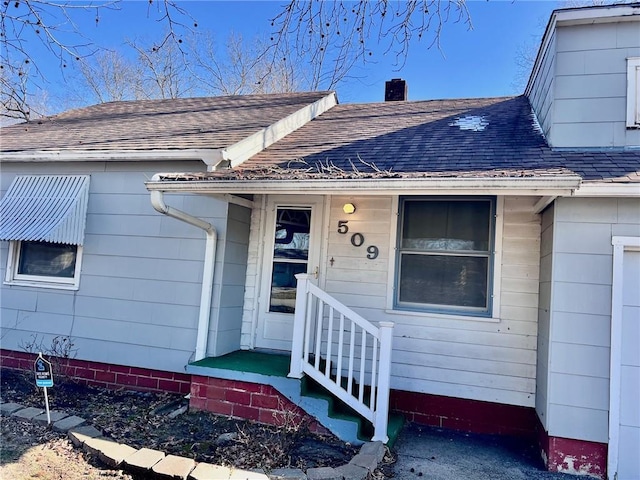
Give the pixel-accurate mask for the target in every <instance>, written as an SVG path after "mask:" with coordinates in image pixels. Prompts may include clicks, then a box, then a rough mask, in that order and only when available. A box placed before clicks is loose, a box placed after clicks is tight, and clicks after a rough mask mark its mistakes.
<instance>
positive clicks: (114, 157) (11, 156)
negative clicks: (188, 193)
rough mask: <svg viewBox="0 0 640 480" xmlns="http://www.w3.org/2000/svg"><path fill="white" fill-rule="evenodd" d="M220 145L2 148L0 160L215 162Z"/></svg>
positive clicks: (218, 155)
mask: <svg viewBox="0 0 640 480" xmlns="http://www.w3.org/2000/svg"><path fill="white" fill-rule="evenodd" d="M222 152H223V150H220V149H182V150H177V149H176V150H32V151H20V152H2V153H1V154H0V162H106V161H120V162H126V161H148V162H152V161H169V160H179V161H183V160H196V161H197V160H199V161H202V162H204V163H207V164H209V163H217V162H219V161H220V160H222V159H223V154H222Z"/></svg>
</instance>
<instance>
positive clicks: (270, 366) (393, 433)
mask: <svg viewBox="0 0 640 480" xmlns="http://www.w3.org/2000/svg"><path fill="white" fill-rule="evenodd" d="M290 363H291V356H290V355H283V354H277V353H272V352H270V353H266V352H257V351H255V350H237V351H235V352H231V353H228V354H226V355H223V356H221V357H209V358H203V359H202V360H198V361H197V362H193V363H191V364H190V365H193V366H197V367H205V368H219V369H225V370H233V371H237V372H251V373H257V374H260V375H268V376H272V377H286V376H287V375H288V374H289V367H290ZM301 388H302V393H303V395H308V396H312V397H319V398H326V399H327V401H328V402H329V403H330V405H331V406H330V415H331V416H333V417H336V418H342V419H349V420H352V421H355V422H357V423H359V424H360V428H359V430H360V434H361V436H362V440H365V441H366V439H367V437H368V438H371V436H372V435H373V430H372V428H371V425H370V424H369V423H368V422H366V421H365V420H363V419H362V417H360V415H358V414H357V413H355V412H354V411H353V410H351V409H350V408H349V407H348V406H346V404H344V403H343V402H341V401H340V400H338V399H336V398H333V397H332V396H331V394H330V393H328V392H326V391H325V390H324V389H322V387H320V386H318V385H317V384H316V383H315V382H314V381H313V380H310V379H308V378H305V380H303V381H302V386H301ZM403 425H404V418H403V417H402V416H401V415H398V414H395V413H391V414H390V415H389V426H388V429H387V434H388V435H389V443H388V445H389V447H392V446H393V445H394V443H395V442H396V440H397V438H398V435H399V434H400V430H401V429H402V427H403Z"/></svg>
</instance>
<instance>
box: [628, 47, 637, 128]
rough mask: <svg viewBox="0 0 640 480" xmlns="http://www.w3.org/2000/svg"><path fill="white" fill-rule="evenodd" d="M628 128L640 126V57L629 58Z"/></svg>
mask: <svg viewBox="0 0 640 480" xmlns="http://www.w3.org/2000/svg"><path fill="white" fill-rule="evenodd" d="M627 128H640V57H629V58H627Z"/></svg>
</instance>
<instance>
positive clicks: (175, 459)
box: [0, 403, 386, 480]
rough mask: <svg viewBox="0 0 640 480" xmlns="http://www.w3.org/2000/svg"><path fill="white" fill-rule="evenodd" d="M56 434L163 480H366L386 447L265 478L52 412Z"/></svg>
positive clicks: (38, 413) (18, 410)
mask: <svg viewBox="0 0 640 480" xmlns="http://www.w3.org/2000/svg"><path fill="white" fill-rule="evenodd" d="M0 413H1V414H2V415H3V416H13V417H16V418H20V419H22V420H28V421H32V422H40V423H47V415H46V413H45V412H44V410H42V409H40V408H35V407H24V406H23V405H20V404H18V403H3V404H0ZM50 418H51V424H52V428H53V430H55V431H57V432H61V433H66V434H67V436H68V437H69V439H70V440H71V442H72V443H73V445H74V446H75V447H77V448H82V449H83V450H84V451H85V452H88V453H91V454H94V455H97V457H98V458H99V459H100V460H101V461H102V462H103V463H105V464H106V465H108V466H110V467H112V468H122V469H123V470H126V471H129V472H131V473H134V474H144V475H147V476H149V477H153V478H158V479H182V480H365V479H367V478H368V477H369V476H370V474H371V473H372V472H373V471H374V470H375V469H376V468H378V464H379V463H380V462H381V461H382V459H383V457H384V454H385V449H386V447H385V446H384V444H383V443H382V442H369V443H365V444H364V445H362V447H361V448H360V452H359V453H358V454H356V455H355V456H354V457H353V458H352V459H351V461H350V462H349V463H347V464H345V465H342V466H340V467H337V468H332V467H319V468H309V469H308V470H307V471H306V472H303V471H302V470H299V469H293V468H283V469H277V470H273V471H272V472H270V473H269V474H265V473H264V472H262V471H261V470H240V469H234V468H228V467H223V466H220V465H212V464H209V463H204V462H196V461H195V460H193V459H191V458H186V457H179V456H176V455H165V453H164V452H161V451H159V450H152V449H149V448H141V449H140V450H138V449H135V448H133V447H130V446H128V445H124V444H121V443H117V442H114V441H113V440H109V439H106V438H104V437H103V436H102V432H101V431H100V430H98V429H97V428H95V427H93V426H91V425H87V423H86V420H84V419H83V418H80V417H77V416H75V415H67V414H65V413H64V412H59V411H51V412H50Z"/></svg>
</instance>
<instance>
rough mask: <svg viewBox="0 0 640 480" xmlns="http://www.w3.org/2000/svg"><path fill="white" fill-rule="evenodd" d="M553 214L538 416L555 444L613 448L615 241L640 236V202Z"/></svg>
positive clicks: (571, 206) (594, 204) (566, 206)
mask: <svg viewBox="0 0 640 480" xmlns="http://www.w3.org/2000/svg"><path fill="white" fill-rule="evenodd" d="M553 214H554V216H553V218H551V217H550V213H547V212H545V217H549V221H551V220H552V221H553V225H552V226H551V225H550V226H548V227H545V230H544V231H543V237H542V238H543V249H542V250H543V252H546V251H547V250H548V247H547V246H546V245H547V244H548V243H549V245H550V244H551V243H550V242H552V244H553V254H552V256H553V258H552V262H550V263H549V261H548V260H547V257H548V255H544V254H543V261H542V264H543V265H548V267H545V268H543V269H542V272H543V273H542V278H541V291H547V290H549V292H548V293H545V294H544V295H542V294H541V303H540V330H539V335H540V338H539V341H538V394H539V397H540V398H539V399H538V403H537V405H536V410H537V412H538V415H539V416H540V417H541V420H542V422H543V425H544V426H545V428H546V429H547V432H548V434H549V435H551V436H555V437H563V438H575V439H580V440H588V441H593V442H602V443H606V442H607V441H608V415H609V411H608V410H609V355H610V351H609V346H610V335H611V332H610V323H611V278H612V265H613V263H612V252H613V250H612V245H611V238H612V236H614V235H628V236H640V200H638V199H612V198H609V199H569V198H562V199H558V200H556V202H555V207H554V209H553ZM543 223H544V224H546V223H547V220H544V222H543ZM547 231H549V232H550V234H551V236H550V237H549V236H548V235H546V232H547ZM549 268H550V269H551V271H552V278H550V277H549V273H548V272H549ZM543 300H544V301H543Z"/></svg>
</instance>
